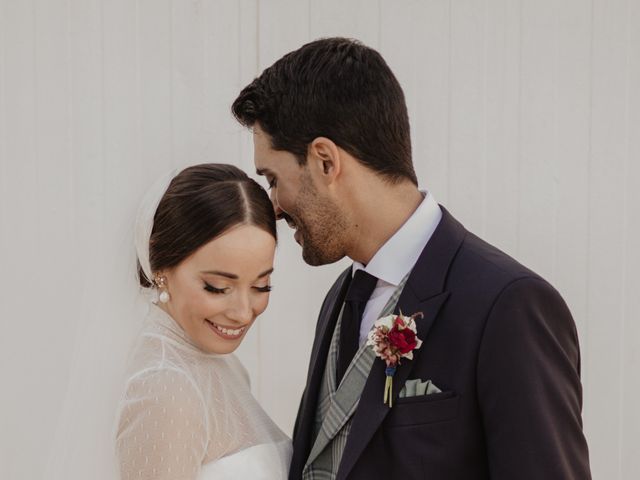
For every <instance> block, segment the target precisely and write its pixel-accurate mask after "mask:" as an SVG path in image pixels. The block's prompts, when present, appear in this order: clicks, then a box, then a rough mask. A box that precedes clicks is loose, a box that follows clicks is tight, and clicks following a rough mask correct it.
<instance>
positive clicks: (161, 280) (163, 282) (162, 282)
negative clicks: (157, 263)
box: [155, 277, 171, 303]
mask: <svg viewBox="0 0 640 480" xmlns="http://www.w3.org/2000/svg"><path fill="white" fill-rule="evenodd" d="M155 284H156V286H157V287H158V289H160V295H158V300H160V301H161V302H162V303H168V302H169V300H171V296H170V295H169V292H168V291H167V277H156V280H155Z"/></svg>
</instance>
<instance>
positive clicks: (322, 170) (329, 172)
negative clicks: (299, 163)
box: [307, 137, 342, 184]
mask: <svg viewBox="0 0 640 480" xmlns="http://www.w3.org/2000/svg"><path fill="white" fill-rule="evenodd" d="M308 153H309V154H308V156H307V161H308V162H309V163H310V164H309V167H310V168H311V169H312V170H313V171H314V173H315V174H317V175H318V176H319V177H320V178H321V179H322V180H321V181H323V182H324V183H326V184H330V183H333V181H334V180H335V178H336V177H337V176H338V175H339V174H340V171H341V168H342V165H341V156H340V148H338V146H337V145H336V144H335V143H334V142H333V140H331V139H329V138H326V137H317V138H315V139H314V140H313V141H312V142H311V144H310V145H309V149H308Z"/></svg>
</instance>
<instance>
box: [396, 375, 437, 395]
mask: <svg viewBox="0 0 640 480" xmlns="http://www.w3.org/2000/svg"><path fill="white" fill-rule="evenodd" d="M441 391H442V390H440V389H439V388H438V387H436V386H435V385H434V384H433V383H432V382H431V380H424V381H422V380H420V379H419V378H414V379H411V380H407V381H406V382H405V384H404V387H402V390H400V398H405V397H406V398H408V397H417V396H420V395H431V394H432V393H440V392H441Z"/></svg>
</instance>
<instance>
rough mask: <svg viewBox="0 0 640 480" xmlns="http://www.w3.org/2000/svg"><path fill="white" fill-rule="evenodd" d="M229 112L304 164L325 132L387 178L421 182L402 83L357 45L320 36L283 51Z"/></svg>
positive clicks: (377, 58) (371, 52)
mask: <svg viewBox="0 0 640 480" xmlns="http://www.w3.org/2000/svg"><path fill="white" fill-rule="evenodd" d="M231 110H232V112H233V114H234V116H235V117H236V119H238V121H239V122H240V123H241V124H243V125H244V126H247V127H253V126H254V125H255V124H256V123H258V124H259V125H260V128H261V129H262V130H264V131H265V132H266V133H267V134H269V136H270V137H271V146H272V147H273V148H274V149H276V150H284V151H288V152H291V153H293V154H294V155H295V156H296V157H297V158H298V162H299V164H300V165H304V164H305V163H306V156H307V147H308V145H309V144H310V143H311V142H312V141H313V140H314V139H315V138H317V137H327V138H329V139H331V140H332V141H333V142H335V143H336V145H338V146H339V147H341V148H343V149H344V150H346V151H347V152H349V153H350V154H351V155H353V156H354V157H356V158H357V159H358V160H359V161H360V162H361V163H362V164H364V165H365V166H367V167H368V168H370V169H371V170H374V171H376V172H378V173H379V174H381V175H382V176H384V177H385V178H388V179H389V180H391V181H392V182H397V181H399V180H401V179H409V180H410V181H411V182H413V183H414V184H416V185H417V184H418V181H417V178H416V174H415V171H414V169H413V164H412V162H411V136H410V130H409V117H408V115H407V106H406V103H405V100H404V94H403V92H402V88H401V87H400V84H399V83H398V80H397V79H396V77H395V76H394V75H393V72H392V71H391V69H390V68H389V66H388V65H387V64H386V62H385V61H384V59H383V58H382V56H381V55H380V54H379V53H378V52H376V51H375V50H373V49H372V48H369V47H367V46H365V45H363V44H361V43H360V42H358V41H356V40H351V39H347V38H325V39H321V40H316V41H314V42H311V43H307V44H306V45H304V46H302V47H301V48H299V49H298V50H295V51H293V52H291V53H288V54H287V55H285V56H284V57H282V58H281V59H280V60H278V61H277V62H276V63H274V64H273V65H272V66H271V67H269V68H267V69H266V70H265V71H264V72H262V74H261V75H260V76H259V77H258V78H256V79H255V80H254V81H253V82H251V83H250V84H249V85H248V86H246V87H245V88H244V89H243V90H242V92H240V95H239V96H238V98H237V99H236V100H235V101H234V102H233V105H232V107H231Z"/></svg>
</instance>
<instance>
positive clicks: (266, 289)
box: [253, 285, 273, 293]
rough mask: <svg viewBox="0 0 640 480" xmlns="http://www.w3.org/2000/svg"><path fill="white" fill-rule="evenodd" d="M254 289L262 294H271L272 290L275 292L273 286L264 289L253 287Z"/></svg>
mask: <svg viewBox="0 0 640 480" xmlns="http://www.w3.org/2000/svg"><path fill="white" fill-rule="evenodd" d="M253 288H255V289H256V290H257V291H259V292H262V293H269V292H270V291H271V290H273V285H266V286H264V287H253Z"/></svg>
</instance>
